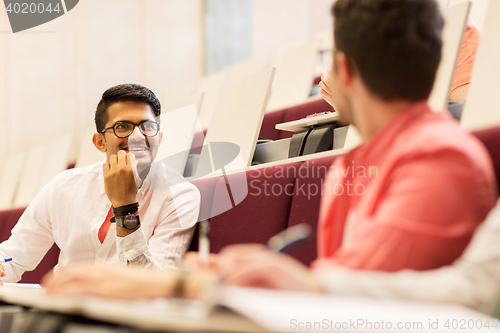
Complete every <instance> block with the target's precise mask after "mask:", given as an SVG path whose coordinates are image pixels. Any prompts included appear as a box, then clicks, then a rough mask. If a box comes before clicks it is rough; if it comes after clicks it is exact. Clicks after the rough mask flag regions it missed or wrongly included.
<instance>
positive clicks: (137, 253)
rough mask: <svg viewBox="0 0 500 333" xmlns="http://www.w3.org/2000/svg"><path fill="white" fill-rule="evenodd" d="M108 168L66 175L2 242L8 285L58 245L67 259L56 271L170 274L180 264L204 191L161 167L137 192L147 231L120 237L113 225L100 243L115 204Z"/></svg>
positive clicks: (49, 186) (35, 202) (157, 165)
mask: <svg viewBox="0 0 500 333" xmlns="http://www.w3.org/2000/svg"><path fill="white" fill-rule="evenodd" d="M102 164H103V163H102V162H100V163H96V164H93V165H90V166H88V167H84V168H77V169H71V170H66V171H64V172H62V173H60V174H59V175H58V176H56V177H55V178H54V179H53V180H51V181H50V182H49V183H48V184H47V185H46V186H45V187H44V188H43V189H42V190H41V191H40V193H38V195H37V196H36V198H35V199H34V200H33V201H32V203H31V204H30V205H29V207H28V208H27V209H26V211H25V212H24V214H23V215H22V216H21V218H20V219H19V221H18V223H17V224H16V226H15V227H14V228H13V229H12V235H11V237H10V238H9V239H8V240H6V241H5V242H3V243H2V244H0V256H1V257H3V258H12V262H9V263H5V264H4V268H5V272H6V276H5V277H4V278H2V281H4V282H16V281H19V280H20V279H21V276H22V274H23V273H24V272H25V271H30V270H33V269H34V268H35V267H36V266H37V265H38V264H39V263H40V261H41V260H42V258H43V257H44V255H45V254H46V252H47V251H48V250H49V249H50V247H51V246H52V245H53V243H54V242H55V243H56V244H57V246H58V247H59V249H60V250H61V253H60V255H59V262H58V264H57V265H56V267H55V269H54V271H55V272H57V270H58V269H60V268H61V267H64V266H66V265H68V264H70V263H75V262H83V261H87V262H88V261H93V262H96V263H98V262H104V261H108V262H114V263H116V264H121V265H125V264H127V263H128V262H131V263H136V264H140V265H144V266H146V267H148V266H152V267H155V268H158V269H168V268H172V267H175V266H176V265H178V264H179V262H180V260H181V257H182V255H183V254H184V252H185V251H186V249H187V248H188V247H189V244H190V242H191V238H192V236H193V232H194V225H195V224H196V222H197V219H198V213H199V207H200V193H199V191H198V189H197V188H196V187H195V186H194V185H192V184H190V183H189V182H187V181H186V180H185V179H184V178H183V177H182V176H181V175H179V174H178V173H176V172H174V171H173V170H171V169H169V168H167V167H165V166H164V165H163V164H162V163H161V162H154V163H153V164H152V166H151V169H150V172H149V174H148V176H147V178H146V179H145V180H144V182H143V184H142V186H141V188H140V189H139V191H138V192H137V201H138V203H139V216H140V220H141V226H140V228H139V229H137V230H136V231H134V232H133V233H131V234H130V235H127V236H125V237H117V236H116V231H115V225H114V224H111V226H110V228H109V231H108V233H107V236H106V238H105V239H104V242H103V243H102V244H101V242H100V241H99V238H98V232H99V228H100V227H101V225H102V223H103V222H104V220H105V218H106V216H107V214H108V212H109V209H110V207H111V203H110V201H109V199H108V197H107V196H106V193H105V191H104V178H103V174H102Z"/></svg>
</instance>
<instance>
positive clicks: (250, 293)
mask: <svg viewBox="0 0 500 333" xmlns="http://www.w3.org/2000/svg"><path fill="white" fill-rule="evenodd" d="M221 303H222V304H223V305H225V306H227V307H229V308H231V309H233V310H234V311H236V312H239V313H241V314H243V315H245V316H247V317H248V318H250V319H252V320H254V321H255V322H256V323H258V324H260V325H262V326H264V327H266V328H267V329H270V330H272V331H279V332H295V331H301V332H308V331H310V332H313V331H314V332H319V331H321V332H333V331H335V332H382V331H391V332H395V331H397V332H402V331H404V332H434V333H436V332H453V331H455V330H456V331H464V329H463V327H465V331H467V332H477V331H482V332H483V331H498V330H499V329H500V328H498V322H497V321H496V319H495V318H493V317H489V316H487V315H485V314H483V313H480V312H477V311H473V310H470V309H468V308H465V307H462V306H458V305H453V304H437V303H425V302H414V301H405V300H395V299H377V298H368V297H354V296H335V295H325V294H318V293H306V292H287V291H271V290H264V289H254V288H252V289H251V288H236V287H229V288H228V289H227V291H226V293H225V295H224V296H223V299H222V300H221ZM495 323H496V324H497V328H495V327H492V325H495ZM487 324H489V327H490V328H489V329H486V328H484V326H485V325H487ZM467 325H470V326H467ZM447 326H448V327H447ZM461 327H462V329H460V328H461ZM479 327H481V328H479Z"/></svg>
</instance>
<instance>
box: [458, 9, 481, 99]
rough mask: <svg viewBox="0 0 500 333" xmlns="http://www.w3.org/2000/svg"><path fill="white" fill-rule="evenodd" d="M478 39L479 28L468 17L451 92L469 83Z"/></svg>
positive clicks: (479, 34)
mask: <svg viewBox="0 0 500 333" xmlns="http://www.w3.org/2000/svg"><path fill="white" fill-rule="evenodd" d="M480 38H481V28H479V26H478V25H477V23H476V22H475V21H474V19H473V18H472V17H471V16H470V15H469V18H468V19H467V30H466V31H465V36H464V40H463V42H462V48H461V49H460V55H459V57H458V63H457V68H456V69H455V77H454V78H453V83H452V84H451V91H453V90H455V89H457V88H458V87H461V86H463V85H466V84H468V83H469V82H470V78H471V76H472V68H473V66H474V61H475V60H476V53H477V47H478V45H479V39H480Z"/></svg>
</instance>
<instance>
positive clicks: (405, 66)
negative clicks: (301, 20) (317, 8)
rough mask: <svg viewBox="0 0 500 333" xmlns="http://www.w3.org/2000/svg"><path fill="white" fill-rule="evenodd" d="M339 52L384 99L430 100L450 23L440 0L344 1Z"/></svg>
mask: <svg viewBox="0 0 500 333" xmlns="http://www.w3.org/2000/svg"><path fill="white" fill-rule="evenodd" d="M332 15H333V18H334V39H335V49H336V50H338V51H342V52H344V53H345V54H346V56H347V59H348V63H349V67H350V69H351V70H352V71H353V72H354V73H356V74H359V76H360V77H361V79H362V80H363V82H364V83H365V85H366V87H367V88H368V90H369V91H370V92H371V93H373V94H374V95H376V96H378V97H380V98H382V99H383V100H387V101H391V100H399V99H402V100H410V101H418V100H424V99H427V98H428V97H429V95H430V93H431V90H432V86H433V84H434V79H435V77H436V71H437V68H438V65H439V61H440V60H441V46H442V39H441V32H442V29H443V24H444V20H443V17H442V15H441V13H440V11H439V7H438V5H437V3H436V2H435V1H434V0H338V1H337V2H336V3H335V4H334V5H333V7H332Z"/></svg>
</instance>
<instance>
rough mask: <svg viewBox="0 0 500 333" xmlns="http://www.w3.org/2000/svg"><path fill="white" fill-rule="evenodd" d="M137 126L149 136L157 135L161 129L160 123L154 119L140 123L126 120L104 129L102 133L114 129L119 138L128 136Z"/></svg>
mask: <svg viewBox="0 0 500 333" xmlns="http://www.w3.org/2000/svg"><path fill="white" fill-rule="evenodd" d="M136 126H137V127H139V130H140V131H141V133H142V134H143V135H144V136H148V137H151V136H155V135H156V134H158V131H159V130H160V125H158V123H156V122H154V121H152V120H144V121H141V122H138V123H133V122H131V121H126V120H124V121H119V122H117V123H116V124H114V125H113V126H111V127H108V128H105V129H103V130H102V131H101V133H102V134H104V132H106V131H107V130H110V129H113V132H114V133H115V135H116V136H117V137H118V138H126V137H129V136H130V134H132V133H133V132H134V130H135V127H136Z"/></svg>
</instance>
